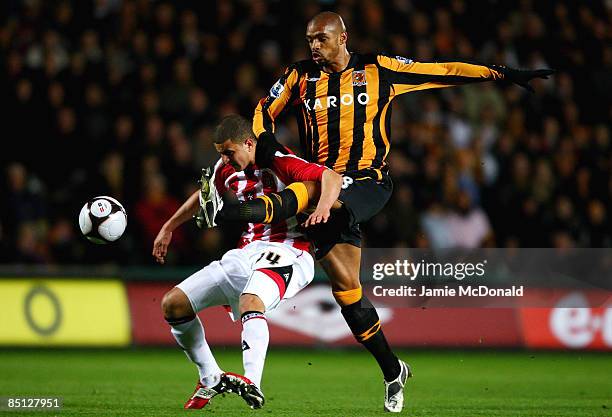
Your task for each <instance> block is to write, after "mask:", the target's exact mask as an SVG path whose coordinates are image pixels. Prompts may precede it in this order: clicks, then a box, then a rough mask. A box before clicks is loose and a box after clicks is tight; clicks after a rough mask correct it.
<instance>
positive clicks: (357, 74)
mask: <svg viewBox="0 0 612 417" xmlns="http://www.w3.org/2000/svg"><path fill="white" fill-rule="evenodd" d="M367 83H368V82H367V80H366V74H365V71H353V86H360V85H366V84H367Z"/></svg>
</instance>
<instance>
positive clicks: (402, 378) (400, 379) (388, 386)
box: [385, 360, 412, 413]
mask: <svg viewBox="0 0 612 417" xmlns="http://www.w3.org/2000/svg"><path fill="white" fill-rule="evenodd" d="M399 364H400V373H399V375H398V376H397V378H395V379H394V380H393V381H391V382H387V381H385V411H387V412H389V413H399V412H400V411H402V408H403V407H404V385H406V381H408V378H410V377H411V376H412V370H411V369H410V366H409V365H408V364H407V363H406V362H404V361H402V360H399Z"/></svg>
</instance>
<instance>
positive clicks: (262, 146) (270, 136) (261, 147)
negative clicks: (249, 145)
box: [255, 131, 287, 167]
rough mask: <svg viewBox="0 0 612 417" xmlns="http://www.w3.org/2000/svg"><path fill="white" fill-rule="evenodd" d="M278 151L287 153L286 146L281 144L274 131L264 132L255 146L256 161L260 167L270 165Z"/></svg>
mask: <svg viewBox="0 0 612 417" xmlns="http://www.w3.org/2000/svg"><path fill="white" fill-rule="evenodd" d="M276 152H282V153H287V151H286V149H285V147H284V146H283V145H281V144H280V143H279V142H278V140H276V136H274V133H272V132H267V131H266V132H263V133H262V134H261V135H259V137H258V138H257V147H256V148H255V163H256V164H257V166H259V167H270V165H272V159H274V154H276Z"/></svg>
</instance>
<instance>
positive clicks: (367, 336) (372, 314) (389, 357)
mask: <svg viewBox="0 0 612 417" xmlns="http://www.w3.org/2000/svg"><path fill="white" fill-rule="evenodd" d="M342 315H343V316H344V319H345V320H346V323H347V324H348V326H349V327H350V329H351V331H352V332H353V335H355V338H356V339H357V341H358V342H359V343H361V344H362V345H364V346H365V347H366V349H368V351H370V353H371V354H372V356H374V358H375V359H376V362H378V366H380V369H381V370H382V372H383V375H384V377H385V380H387V381H392V380H394V379H395V378H397V376H398V375H399V373H400V371H401V368H400V365H399V362H398V359H397V357H396V356H395V355H394V354H393V352H392V351H391V348H390V347H389V344H388V343H387V339H386V338H385V335H384V333H383V331H382V329H381V327H380V319H379V317H378V313H377V312H376V309H375V308H374V306H373V305H372V303H370V300H368V299H367V298H366V297H365V296H364V297H362V298H361V300H360V301H357V302H356V303H354V304H350V305H348V306H344V307H342Z"/></svg>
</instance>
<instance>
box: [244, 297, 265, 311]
mask: <svg viewBox="0 0 612 417" xmlns="http://www.w3.org/2000/svg"><path fill="white" fill-rule="evenodd" d="M239 308H240V314H244V313H245V312H247V311H260V312H262V313H264V312H265V311H266V306H265V305H264V303H263V301H261V298H259V296H257V295H255V294H249V293H243V294H242V295H241V296H240V303H239Z"/></svg>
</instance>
